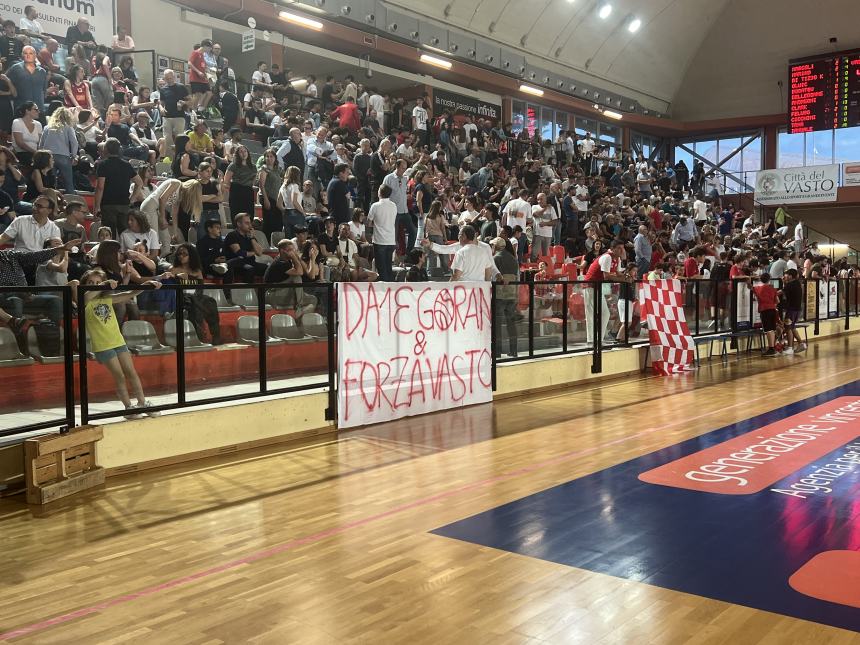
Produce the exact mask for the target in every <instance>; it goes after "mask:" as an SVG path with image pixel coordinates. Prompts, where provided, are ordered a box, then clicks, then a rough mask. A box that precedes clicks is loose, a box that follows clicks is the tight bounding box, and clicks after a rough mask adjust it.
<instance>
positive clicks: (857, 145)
mask: <svg viewBox="0 0 860 645" xmlns="http://www.w3.org/2000/svg"><path fill="white" fill-rule="evenodd" d="M833 160H834V162H835V163H848V162H851V161H860V127H858V128H840V129H839V130H836V143H835V146H834V152H833Z"/></svg>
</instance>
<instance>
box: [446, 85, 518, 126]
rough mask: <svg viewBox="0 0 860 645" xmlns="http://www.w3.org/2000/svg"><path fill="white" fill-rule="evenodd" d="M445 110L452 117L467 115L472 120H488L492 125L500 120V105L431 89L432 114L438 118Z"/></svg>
mask: <svg viewBox="0 0 860 645" xmlns="http://www.w3.org/2000/svg"><path fill="white" fill-rule="evenodd" d="M445 110H447V111H448V112H450V113H451V115H452V116H456V115H458V114H459V115H469V116H470V117H472V118H473V119H490V121H493V122H494V123H498V122H499V121H500V120H501V118H502V107H501V106H500V105H493V104H492V103H485V102H484V101H481V100H479V99H475V98H471V97H469V96H463V95H462V94H454V93H453V92H445V91H443V90H438V89H436V88H433V114H434V115H436V116H438V115H440V114H442V112H444V111H445Z"/></svg>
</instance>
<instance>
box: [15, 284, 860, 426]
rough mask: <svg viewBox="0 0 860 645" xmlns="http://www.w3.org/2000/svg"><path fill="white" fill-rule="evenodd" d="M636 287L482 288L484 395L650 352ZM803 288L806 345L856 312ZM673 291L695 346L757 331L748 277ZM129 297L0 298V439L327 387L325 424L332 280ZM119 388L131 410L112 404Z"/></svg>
mask: <svg viewBox="0 0 860 645" xmlns="http://www.w3.org/2000/svg"><path fill="white" fill-rule="evenodd" d="M639 284H640V283H637V282H627V283H623V282H619V283H611V282H604V283H588V282H582V281H550V282H519V283H514V284H498V283H496V284H493V286H492V301H491V315H492V318H493V322H492V330H493V333H492V353H493V356H494V361H493V378H494V385H495V368H496V365H497V364H500V365H503V364H505V363H508V362H511V361H515V360H524V359H526V360H534V359H538V358H542V357H548V356H558V355H565V354H574V353H581V354H590V355H591V356H592V361H591V362H592V366H591V370H592V372H594V373H600V372H601V371H602V359H603V355H604V353H605V352H606V351H609V350H611V349H613V348H616V347H622V348H623V347H631V346H634V345H639V344H645V343H648V331H647V329H646V328H645V321H644V320H642V317H641V315H640V312H639V303H638V294H639ZM774 284H775V286H781V285H780V283H779V281H774ZM801 285H802V289H803V301H802V308H801V312H800V319H799V320H800V322H801V323H803V324H804V325H805V326H807V327H809V328H810V330H811V331H812V334H813V335H817V334H818V333H819V322H820V321H821V320H825V319H834V318H841V319H844V321H845V322H844V327H845V329H848V328H849V324H850V318H851V317H856V316H858V315H860V304H858V301H860V298H858V295H860V280H858V279H831V280H808V281H801ZM683 289H684V293H683V308H684V315H685V318H686V321H687V324H688V327H689V330H690V333H691V335H692V336H693V337H694V338H699V337H709V336H710V337H720V336H723V337H725V336H730V337H733V338H734V337H735V336H737V335H739V334H741V333H742V332H743V331H744V330H754V329H756V326H757V314H756V301H755V298H754V297H752V294H751V285H750V284H749V282H748V281H747V280H744V279H735V280H733V281H730V282H716V281H711V280H689V281H687V282H685V283H684V285H683ZM129 290H130V288H129V287H125V288H120V289H117V290H115V291H110V289H109V287H79V288H78V290H77V294H75V296H74V297H73V292H72V289H71V288H69V287H3V288H0V309H2V310H3V312H5V313H8V314H10V315H12V316H14V317H15V318H16V319H19V320H20V317H21V316H23V317H25V318H26V319H27V320H28V321H30V325H29V329H25V330H21V329H20V328H17V324H18V323H16V322H14V321H13V322H12V323H11V325H10V323H9V321H8V319H7V320H5V321H0V322H3V323H4V325H3V326H2V327H0V374H3V375H4V376H5V377H6V378H5V379H4V383H5V387H4V388H3V390H2V395H0V410H2V413H0V437H2V436H9V435H16V434H22V433H26V432H30V431H38V430H44V429H48V428H52V429H53V428H57V427H71V426H74V425H76V424H82V423H90V422H93V421H99V420H102V419H108V418H115V417H120V416H124V415H129V414H139V413H150V414H151V413H156V412H161V411H165V410H173V409H180V408H191V407H198V406H201V405H206V404H213V403H225V402H232V401H239V400H244V399H251V398H256V397H262V396H271V395H280V394H287V393H291V392H297V391H302V390H310V389H318V388H325V389H327V392H328V410H327V411H326V418H328V419H334V417H335V411H336V409H337V405H336V398H335V397H336V389H337V357H336V327H337V320H336V316H337V302H336V291H335V286H334V285H333V284H330V283H319V284H313V285H309V284H304V285H302V284H279V285H277V287H273V286H272V285H263V284H233V285H211V284H206V285H180V284H165V285H163V286H162V287H161V288H160V289H153V288H152V287H148V288H143V289H140V288H138V290H140V291H141V293H140V294H139V295H137V297H136V303H135V302H133V301H129V302H128V303H120V302H117V303H114V302H113V294H122V293H123V292H125V291H129ZM97 305H99V306H98V307H97ZM129 307H132V308H133V310H132V311H129V310H128V309H129ZM123 308H125V310H123ZM96 309H98V311H96ZM111 315H112V316H115V317H116V320H122V319H124V318H125V317H128V318H129V319H130V320H128V321H127V322H125V323H123V324H122V334H123V337H124V340H125V342H126V344H127V347H128V348H129V350H130V355H131V357H132V360H131V361H130V363H131V364H132V365H133V366H134V370H133V372H134V374H131V373H126V372H122V373H121V374H119V375H118V374H117V373H115V372H114V371H111V369H110V367H109V366H108V365H107V361H106V360H105V359H106V356H105V355H104V354H102V353H100V352H99V351H98V350H99V349H100V347H98V346H96V347H94V346H93V341H92V338H93V335H92V333H91V331H90V330H89V327H90V325H92V324H101V323H102V322H103V321H102V320H100V319H99V318H98V317H99V316H101V317H102V318H105V317H110V316H111ZM94 317H95V318H94ZM16 329H17V333H16ZM97 335H98V334H97ZM94 350H96V351H94ZM81 356H84V357H86V360H81ZM76 363H77V365H76ZM114 368H116V365H114ZM135 378H137V379H139V381H140V384H141V387H140V388H137V387H136V382H135ZM121 384H122V385H124V387H125V389H126V390H127V391H128V394H129V397H130V399H131V403H132V406H133V409H131V410H127V409H126V408H125V406H124V405H123V403H122V402H121V401H120V395H119V392H120V390H121V387H120V385H121ZM139 390H142V391H143V394H142V398H143V399H145V400H148V399H147V398H146V397H149V396H152V397H154V398H156V401H154V402H152V405H151V407H146V408H143V409H140V408H138V407H137V405H136V404H137V403H140V401H137V399H138V398H141V397H138V393H139Z"/></svg>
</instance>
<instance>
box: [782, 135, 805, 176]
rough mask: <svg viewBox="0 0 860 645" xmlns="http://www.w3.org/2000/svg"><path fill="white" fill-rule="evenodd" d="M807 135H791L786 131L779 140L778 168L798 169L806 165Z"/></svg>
mask: <svg viewBox="0 0 860 645" xmlns="http://www.w3.org/2000/svg"><path fill="white" fill-rule="evenodd" d="M805 140H806V135H805V134H803V133H802V132H801V133H800V134H789V133H788V132H786V131H785V130H783V131H781V132H780V133H779V137H778V138H777V155H776V159H777V164H776V166H777V168H798V167H800V166H803V165H805V164H804V156H803V150H804V145H805V144H804V141H805Z"/></svg>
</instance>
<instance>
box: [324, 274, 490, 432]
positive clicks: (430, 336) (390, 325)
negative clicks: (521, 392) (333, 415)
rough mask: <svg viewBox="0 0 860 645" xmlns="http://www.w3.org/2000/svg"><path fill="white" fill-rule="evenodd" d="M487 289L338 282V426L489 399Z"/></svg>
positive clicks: (477, 284)
mask: <svg viewBox="0 0 860 645" xmlns="http://www.w3.org/2000/svg"><path fill="white" fill-rule="evenodd" d="M490 288H491V287H490V283H488V282H458V283H450V282H440V283H432V282H431V283H427V282H424V283H405V284H404V283H389V282H367V283H361V282H341V283H338V314H339V315H338V335H337V347H338V367H339V370H338V375H339V376H338V378H339V382H338V427H339V428H352V427H355V426H361V425H366V424H369V423H382V422H385V421H391V420H393V419H399V418H401V417H406V416H413V415H416V414H425V413H427V412H435V411H437V410H444V409H447V408H456V407H461V406H464V405H472V404H474V403H489V402H490V401H492V398H493V390H492V355H491V353H490V352H491V334H492V325H491V320H490V297H491V296H490Z"/></svg>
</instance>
